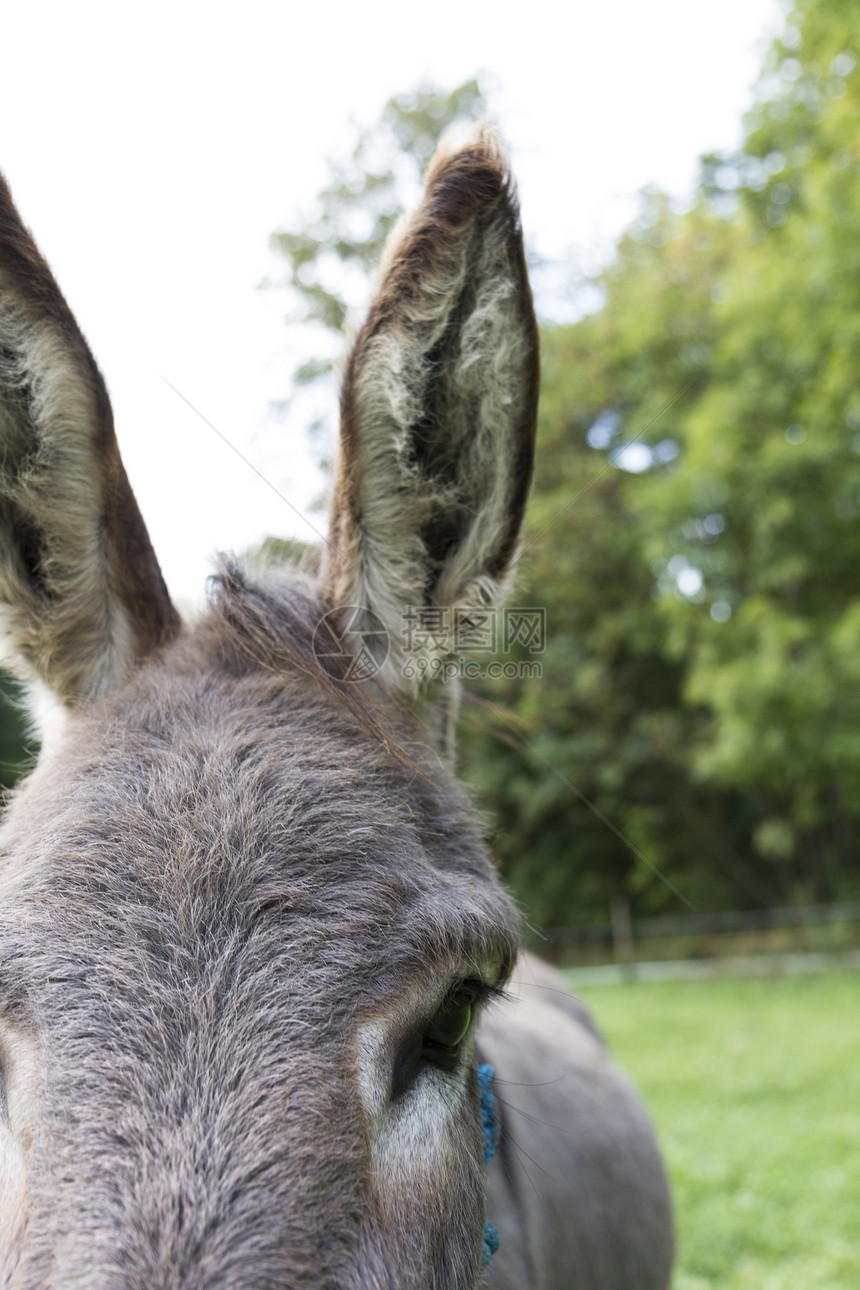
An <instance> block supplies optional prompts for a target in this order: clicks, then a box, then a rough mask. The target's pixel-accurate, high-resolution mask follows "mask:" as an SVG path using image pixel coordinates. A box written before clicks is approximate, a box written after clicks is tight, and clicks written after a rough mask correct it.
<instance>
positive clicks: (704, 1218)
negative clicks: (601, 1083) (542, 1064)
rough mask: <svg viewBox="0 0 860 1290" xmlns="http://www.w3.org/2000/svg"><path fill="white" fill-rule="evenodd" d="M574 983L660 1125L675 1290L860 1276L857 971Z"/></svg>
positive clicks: (808, 1288)
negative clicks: (673, 1224) (672, 1219)
mask: <svg viewBox="0 0 860 1290" xmlns="http://www.w3.org/2000/svg"><path fill="white" fill-rule="evenodd" d="M576 992H577V994H579V995H580V997H581V998H583V999H584V1000H585V1002H586V1003H587V1004H588V1006H589V1007H590V1008H591V1009H592V1011H593V1012H594V1015H595V1016H596V1018H597V1020H598V1022H599V1023H600V1025H601V1026H602V1028H603V1030H604V1033H605V1035H606V1037H607V1039H608V1041H609V1044H610V1047H611V1048H612V1051H613V1053H614V1055H615V1057H616V1058H617V1060H618V1061H619V1062H620V1064H621V1065H622V1066H623V1067H625V1069H626V1070H627V1071H628V1073H629V1074H630V1075H631V1076H632V1077H633V1079H634V1080H635V1082H636V1083H637V1084H638V1086H639V1088H640V1089H641V1091H642V1093H643V1095H644V1097H645V1100H646V1102H647V1103H648V1106H649V1107H650V1110H651V1114H652V1116H653V1118H654V1120H655V1122H656V1125H657V1130H658V1134H659V1137H660V1141H661V1143H662V1146H663V1150H664V1153H665V1156H666V1160H667V1163H668V1166H669V1172H670V1175H671V1178H672V1187H673V1191H674V1197H675V1207H676V1216H677V1228H678V1245H679V1253H678V1266H677V1271H676V1275H675V1280H674V1282H673V1290H857V1287H858V1286H860V973H858V974H851V973H844V974H829V975H824V976H814V977H803V978H800V977H782V978H769V979H756V980H716V981H697V982H689V983H688V982H666V983H659V984H653V985H652V984H634V985H624V986H605V987H601V988H597V987H593V986H592V987H591V988H582V987H580V988H578V989H577V991H576Z"/></svg>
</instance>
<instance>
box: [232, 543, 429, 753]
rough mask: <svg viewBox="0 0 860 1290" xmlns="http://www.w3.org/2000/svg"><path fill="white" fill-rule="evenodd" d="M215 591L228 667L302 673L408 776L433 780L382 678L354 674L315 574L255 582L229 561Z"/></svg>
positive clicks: (277, 573)
mask: <svg viewBox="0 0 860 1290" xmlns="http://www.w3.org/2000/svg"><path fill="white" fill-rule="evenodd" d="M208 590H209V621H210V622H211V623H212V625H213V626H214V627H215V630H216V633H217V638H218V642H219V653H220V656H221V662H222V664H223V665H225V666H226V667H227V668H228V669H229V670H236V671H240V672H241V671H245V670H247V668H248V666H249V665H250V666H251V667H253V668H256V669H260V670H262V671H264V672H272V673H276V674H283V673H284V672H286V671H293V672H298V673H300V674H301V675H302V676H304V677H306V678H307V679H308V681H309V682H310V683H311V685H313V686H316V687H318V689H319V691H320V692H321V693H322V694H323V695H326V696H328V697H329V698H330V699H333V700H334V701H335V704H336V706H337V707H339V708H342V709H343V708H345V709H346V710H347V711H348V712H349V713H350V714H351V716H352V717H353V718H354V719H355V721H356V723H357V725H358V726H359V728H360V729H361V730H363V731H366V732H367V733H368V734H370V735H372V736H373V738H374V739H376V740H377V741H378V742H379V743H380V744H382V746H383V747H384V748H385V749H386V751H387V752H388V753H389V754H390V755H391V756H392V757H393V758H394V759H395V760H396V761H397V762H399V763H400V765H401V766H403V767H404V769H405V770H407V771H409V772H410V774H413V775H422V776H423V777H425V778H426V772H422V770H421V768H420V767H419V765H417V764H416V760H415V758H414V757H413V756H412V755H411V754H410V753H409V752H408V751H407V750H406V749H405V748H404V747H403V746H402V741H401V739H400V738H398V737H397V736H396V735H395V733H394V730H393V728H392V726H391V724H390V722H389V720H388V719H387V717H386V715H385V710H386V709H388V710H389V711H393V712H396V713H397V714H398V715H399V716H401V717H403V718H405V717H407V712H406V710H405V708H404V706H403V704H402V703H400V702H398V700H397V698H396V697H395V696H394V695H393V694H392V693H391V692H390V690H389V689H388V688H387V687H386V686H385V685H383V684H382V683H380V682H379V681H378V680H376V679H375V678H373V679H371V678H368V679H367V680H364V681H362V680H358V679H356V678H355V677H354V676H353V677H350V676H349V675H348V671H349V664H350V656H349V653H348V651H347V649H346V647H345V646H344V643H343V640H342V639H341V637H340V636H339V635H338V633H337V631H336V626H335V621H336V620H335V618H334V615H333V613H332V610H333V606H332V605H331V604H329V603H327V602H326V601H325V600H323V599H321V598H320V596H319V593H318V591H317V589H316V585H315V583H314V581H313V580H312V579H311V577H310V576H309V575H308V574H306V573H305V572H303V571H302V570H301V569H300V568H297V567H292V568H290V567H287V568H280V569H275V570H269V571H267V573H266V575H265V577H264V578H262V579H258V578H252V577H251V576H250V575H249V573H248V572H247V570H246V569H245V568H244V567H243V566H242V565H241V564H240V563H239V562H238V561H237V560H235V559H234V558H232V557H222V559H221V561H220V565H219V569H218V572H217V573H215V574H213V576H212V577H211V578H210V580H209V589H208ZM323 659H324V660H325V662H323V661H322V660H323ZM401 724H402V722H400V721H398V725H401ZM409 724H410V725H411V722H410V723H409Z"/></svg>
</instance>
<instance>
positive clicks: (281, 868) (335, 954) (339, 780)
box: [0, 128, 537, 1290]
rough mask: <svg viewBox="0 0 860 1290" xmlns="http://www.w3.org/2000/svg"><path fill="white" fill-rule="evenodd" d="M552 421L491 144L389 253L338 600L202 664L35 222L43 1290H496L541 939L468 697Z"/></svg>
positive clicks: (6, 414) (21, 867)
mask: <svg viewBox="0 0 860 1290" xmlns="http://www.w3.org/2000/svg"><path fill="white" fill-rule="evenodd" d="M536 382H537V361H536V331H535V324H534V319H533V314H532V309H531V301H530V295H529V289H528V284H527V281H526V274H525V267H524V260H523V252H522V244H521V236H520V229H519V221H518V212H517V205H516V199H515V196H514V192H513V188H512V184H511V181H510V177H509V175H508V171H507V168H506V163H505V160H504V157H503V156H502V154H501V152H500V149H499V145H498V143H497V141H496V140H495V137H494V136H493V135H492V133H491V132H490V131H488V130H487V129H485V128H484V129H480V130H478V131H476V132H475V133H474V134H473V135H472V136H471V138H470V139H469V140H467V141H466V142H465V143H464V144H463V145H462V146H461V147H459V148H458V149H449V150H447V151H442V152H440V153H439V154H437V156H436V158H435V159H434V161H433V163H432V165H431V169H430V172H429V175H428V179H427V187H426V192H425V196H424V199H423V201H422V204H421V206H420V208H419V209H418V211H417V212H416V214H414V215H413V217H412V218H411V220H409V221H408V222H407V223H406V224H405V225H404V226H403V227H402V228H401V229H400V230H399V231H398V232H397V234H396V235H395V236H394V238H393V241H392V243H391V245H390V246H389V248H388V250H387V254H386V258H385V263H384V266H383V271H382V278H381V286H380V289H379V292H378V295H377V297H376V301H375V303H374V305H373V307H372V309H371V311H370V314H369V317H368V319H367V321H366V323H365V325H364V327H363V329H362V330H361V332H360V334H359V336H358V338H357V341H356V343H355V345H354V347H353V350H352V354H351V357H350V359H349V363H348V367H347V370H346V376H345V381H344V386H343V396H342V412H343V417H342V440H341V449H340V460H339V466H338V472H337V476H336V485H335V489H334V502H333V512H332V523H331V536H330V539H329V541H328V543H327V544H326V546H325V548H324V550H323V553H322V557H321V559H320V561H319V564H318V568H317V570H316V572H312V573H308V572H307V571H305V572H298V571H295V570H278V571H273V572H272V573H270V574H266V575H262V576H261V577H260V578H259V579H257V580H252V579H251V578H250V577H249V576H248V575H246V574H245V573H243V572H242V571H240V570H239V569H238V568H237V567H235V566H233V565H225V566H224V567H223V568H222V571H221V574H220V576H219V577H218V578H217V579H216V580H215V585H214V590H213V592H212V595H211V603H210V606H209V609H208V612H207V614H206V616H205V617H204V618H203V619H202V620H201V621H200V622H199V623H198V624H196V625H195V626H194V627H187V626H185V625H183V624H182V623H181V622H180V619H179V617H178V615H177V614H176V612H175V610H174V609H173V607H172V605H171V604H170V601H169V598H168V595H167V592H166V589H165V586H164V583H163V580H162V578H161V574H160V572H159V569H158V565H157V563H156V560H155V557H154V555H153V552H152V549H151V546H150V544H149V540H148V538H147V535H146V531H145V529H144V527H143V523H142V520H141V518H140V515H139V512H138V510H137V506H136V504H135V501H134V498H133V495H132V493H131V490H130V488H129V485H128V482H127V479H126V476H125V473H124V471H123V467H122V464H121V462H120V459H119V454H118V450H117V445H116V440H115V437H114V431H113V426H112V421H111V412H110V406H109V403H108V398H107V394H106V391H105V387H104V384H103V382H102V379H101V377H100V375H99V372H98V370H97V368H96V366H95V364H94V362H93V360H92V358H91V356H90V353H89V350H88V349H87V346H86V344H85V342H84V340H83V337H82V336H81V334H80V332H79V331H78V329H77V327H76V325H75V323H74V321H73V319H72V316H71V314H70V313H69V310H68V308H67V306H66V304H65V301H64V300H63V297H62V296H61V294H60V292H59V290H58V288H57V286H56V285H55V283H54V281H53V279H52V277H51V275H50V272H49V270H48V269H47V267H46V265H45V263H44V262H43V260H42V259H41V257H40V256H39V254H38V252H37V250H36V248H35V246H34V245H33V242H32V241H31V239H30V237H29V235H28V234H27V232H26V231H25V230H24V228H23V226H22V225H21V223H20V220H19V219H18V216H17V214H16V212H15V210H14V208H13V206H12V203H11V200H10V197H9V193H8V190H7V189H6V188H5V186H3V187H0V600H2V605H3V612H4V619H3V622H4V629H5V632H6V635H7V639H8V644H9V646H10V649H11V650H12V652H14V654H15V656H16V658H17V665H18V667H19V670H20V671H22V672H23V674H24V675H25V676H26V677H27V678H28V679H29V681H30V682H31V683H32V685H33V686H34V687H36V688H37V689H39V690H40V691H41V692H44V691H45V690H46V689H47V692H49V693H50V694H52V695H53V696H54V700H55V707H56V708H57V709H58V710H59V711H60V712H61V713H62V716H63V720H62V722H60V723H56V722H54V723H52V728H51V732H50V738H48V739H47V740H46V742H45V746H44V749H43V752H42V755H41V758H40V761H39V764H38V766H37V768H36V770H35V771H34V772H33V773H32V774H31V776H30V777H29V780H28V781H27V782H26V783H25V784H24V786H23V787H22V788H21V789H19V790H18V791H17V793H16V794H15V796H14V799H13V801H12V803H11V807H10V809H9V811H8V814H7V818H6V822H5V824H4V827H3V831H2V835H0V1286H2V1287H4V1288H5V1290H12V1288H13V1287H14V1290H36V1287H38V1288H39V1290H72V1288H74V1290H84V1288H86V1290H154V1288H155V1287H159V1288H163V1290H179V1288H180V1287H182V1290H240V1288H242V1287H248V1288H250V1287H254V1290H266V1288H267V1287H270V1288H272V1290H274V1288H275V1287H278V1290H285V1288H287V1287H289V1288H290V1290H302V1288H303V1287H331V1288H332V1290H334V1288H335V1287H336V1288H337V1290H358V1288H359V1287H367V1288H370V1287H373V1288H374V1290H395V1288H396V1290H408V1288H410V1287H414V1288H416V1290H418V1288H419V1287H426V1288H428V1290H429V1288H430V1287H435V1288H441V1287H451V1288H454V1287H462V1288H463V1290H466V1288H467V1287H472V1286H474V1285H475V1284H476V1282H477V1279H478V1277H479V1274H480V1266H481V1245H482V1233H483V1225H484V1213H483V1207H484V1202H483V1183H484V1180H483V1155H482V1137H481V1124H480V1111H479V1097H478V1087H477V1078H476V1072H475V1060H474V1050H473V1039H472V1030H473V1024H474V1020H475V1017H476V1015H477V1014H478V1012H479V1011H480V1009H481V1007H482V1006H483V1005H484V1004H485V1003H486V1001H487V1000H488V998H489V997H491V996H492V995H493V993H494V992H495V991H496V990H497V989H498V987H499V986H500V985H501V984H502V983H504V981H505V979H506V977H507V974H508V973H509V971H510V969H511V966H512V962H513V958H514V956H515V953H516V917H515V913H514V910H513V908H512V906H511V904H510V902H509V900H508V898H507V897H506V896H505V894H504V893H503V891H502V890H501V887H500V885H499V883H498V881H497V878H496V874H495V871H494V868H493V865H492V863H491V861H490V860H489V858H488V856H487V853H486V851H485V849H484V847H483V844H482V841H481V837H480V833H479V830H478V829H477V827H476V825H475V823H474V822H473V820H472V817H471V814H470V811H469V808H468V804H467V803H466V801H465V799H464V797H463V794H462V793H461V792H460V790H459V789H458V787H457V786H456V783H455V782H454V780H453V778H452V776H451V774H450V771H449V770H448V768H447V766H446V764H445V761H444V758H443V757H442V756H441V751H442V748H443V745H444V743H445V738H446V736H445V727H446V725H447V722H448V718H447V716H446V715H445V713H446V711H447V709H448V707H449V706H450V705H446V704H445V703H444V701H443V699H442V697H441V693H440V691H441V687H440V686H438V685H436V684H435V679H436V674H437V673H438V671H439V665H440V664H441V663H443V662H444V661H445V660H446V659H448V658H449V657H450V655H451V653H452V651H453V649H454V645H455V643H454V640H453V636H452V626H451V625H452V623H453V621H454V618H453V611H454V610H457V611H459V612H460V613H461V614H466V615H468V613H469V612H477V611H479V610H481V609H483V608H485V607H487V606H488V605H491V604H492V603H494V601H496V600H497V598H498V597H499V596H500V595H501V594H502V592H503V588H504V584H505V580H506V578H507V575H508V572H509V570H510V566H511V561H512V556H513V554H514V549H515V545H516V539H517V532H518V528H519V523H520V519H521V515H522V510H523V506H524V502H525V496H526V492H527V488H528V483H529V475H530V463H531V452H532V438H533V430H534V418H535V405H536ZM440 611H444V612H440ZM431 612H432V613H433V614H435V615H436V625H435V630H434V632H433V633H432V639H431V641H430V643H429V644H427V643H426V634H424V635H423V636H422V637H421V641H420V643H419V642H416V640H415V636H416V633H415V632H414V630H413V628H414V623H415V616H416V615H418V616H419V619H420V615H421V614H426V613H431Z"/></svg>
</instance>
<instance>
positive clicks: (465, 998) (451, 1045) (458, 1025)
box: [392, 978, 504, 1100]
mask: <svg viewBox="0 0 860 1290" xmlns="http://www.w3.org/2000/svg"><path fill="white" fill-rule="evenodd" d="M498 998H504V991H503V990H501V989H500V988H499V987H498V986H493V985H488V984H487V983H486V982H485V981H481V980H480V979H478V978H469V979H467V980H465V981H460V982H458V983H457V984H456V985H454V986H452V988H451V989H450V990H449V991H448V994H447V995H446V996H445V999H444V1001H443V1002H442V1004H441V1005H440V1007H439V1008H438V1009H437V1011H436V1012H435V1014H434V1015H433V1017H432V1018H431V1019H430V1020H429V1021H428V1022H427V1024H426V1025H425V1026H424V1027H422V1030H421V1032H420V1033H418V1034H413V1036H412V1039H411V1041H410V1042H409V1044H408V1045H407V1046H406V1047H405V1048H404V1049H403V1050H402V1052H401V1053H400V1056H399V1058H398V1060H397V1061H396V1063H395V1067H394V1074H393V1083H392V1099H393V1100H396V1099H397V1098H400V1097H402V1096H403V1095H404V1094H405V1093H406V1092H408V1090H409V1089H410V1088H411V1087H412V1085H413V1084H414V1082H415V1080H416V1078H417V1077H418V1075H419V1073H420V1070H421V1068H422V1066H425V1065H430V1066H435V1067H436V1068H437V1069H438V1070H441V1071H449V1072H450V1071H454V1070H456V1069H457V1066H458V1064H459V1060H460V1048H461V1046H462V1044H463V1041H464V1040H465V1039H466V1038H467V1037H468V1035H469V1033H470V1031H471V1030H472V1027H473V1025H474V1022H475V1018H476V1016H477V1015H478V1013H479V1012H480V1010H481V1008H482V1007H484V1006H485V1004H486V1003H487V1002H488V1001H490V1000H492V999H498ZM446 1011H447V1012H448V1016H447V1017H446ZM462 1013H468V1016H466V1017H463V1016H462V1015H460V1016H459V1017H458V1015H457V1014H462ZM446 1022H447V1023H448V1025H449V1032H448V1035H446V1034H445V1023H446ZM434 1030H435V1032H436V1033H435V1035H434V1033H433V1032H434ZM446 1039H447V1040H448V1042H446Z"/></svg>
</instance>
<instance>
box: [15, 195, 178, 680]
mask: <svg viewBox="0 0 860 1290" xmlns="http://www.w3.org/2000/svg"><path fill="white" fill-rule="evenodd" d="M0 625H2V631H3V636H4V637H5V643H6V645H7V646H9V647H11V649H12V650H13V651H14V652H15V654H16V655H17V659H18V662H19V664H23V671H24V674H25V675H26V676H29V677H36V678H38V679H40V680H42V681H44V682H46V683H47V684H48V685H49V686H50V688H51V689H52V690H54V692H55V693H56V694H57V695H58V696H59V697H60V698H61V699H62V700H63V702H65V703H67V704H71V703H77V702H80V701H83V700H85V699H86V698H88V697H89V696H91V695H94V694H97V693H100V692H103V691H105V690H107V689H109V688H111V687H112V686H113V685H116V684H118V683H119V682H121V681H122V680H124V679H125V677H126V676H127V675H128V674H129V672H130V671H131V669H132V668H133V667H134V665H135V663H136V662H137V661H138V660H139V659H141V658H142V657H144V656H145V655H146V654H147V653H149V652H150V651H151V650H152V649H153V648H155V647H156V646H157V645H158V644H160V643H161V642H163V641H165V640H167V639H168V638H169V637H170V636H171V635H173V634H174V633H175V632H176V631H177V630H178V626H179V619H178V616H177V614H176V611H175V609H174V608H173V606H172V605H171V603H170V599H169V597H168V594H167V589H166V587H165V585H164V580H163V579H162V576H161V571H160V570H159V567H158V563H157V561H156V559H155V555H154V553H153V551H152V547H151V545H150V542H149V538H148V536H147V533H146V529H145V528H144V525H143V521H142V519H141V517H140V512H139V511H138V509H137V503H136V502H135V500H134V496H133V494H132V491H131V488H130V487H129V483H128V479H127V478H126V474H125V471H124V469H123V465H122V462H121V461H120V456H119V449H118V448H117V443H116V437H115V435H114V429H113V417H112V415H111V408H110V402H109V400H108V396H107V391H106V389H105V386H104V382H103V380H102V378H101V375H100V373H99V371H98V368H97V367H96V365H95V362H94V361H93V358H92V355H91V354H90V351H89V349H88V348H87V345H86V342H85V341H84V338H83V336H82V335H81V333H80V331H79V329H78V327H77V324H76V323H75V321H74V319H73V317H72V315H71V313H70V311H69V308H68V306H67V305H66V302H65V300H64V299H63V296H62V295H61V293H60V290H59V288H58V287H57V284H56V283H55V282H54V279H53V278H52V276H51V273H50V270H49V269H48V266H47V265H46V264H45V262H44V260H43V259H42V257H41V256H40V255H39V252H38V251H37V249H36V247H35V245H34V243H33V240H32V238H31V237H30V235H29V233H28V232H27V230H26V229H25V228H24V226H23V225H22V223H21V220H20V218H19V216H18V213H17V211H16V210H15V207H14V206H13V204H12V199H11V197H10V195H9V189H8V187H7V185H6V183H5V181H4V180H3V178H2V176H0Z"/></svg>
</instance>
